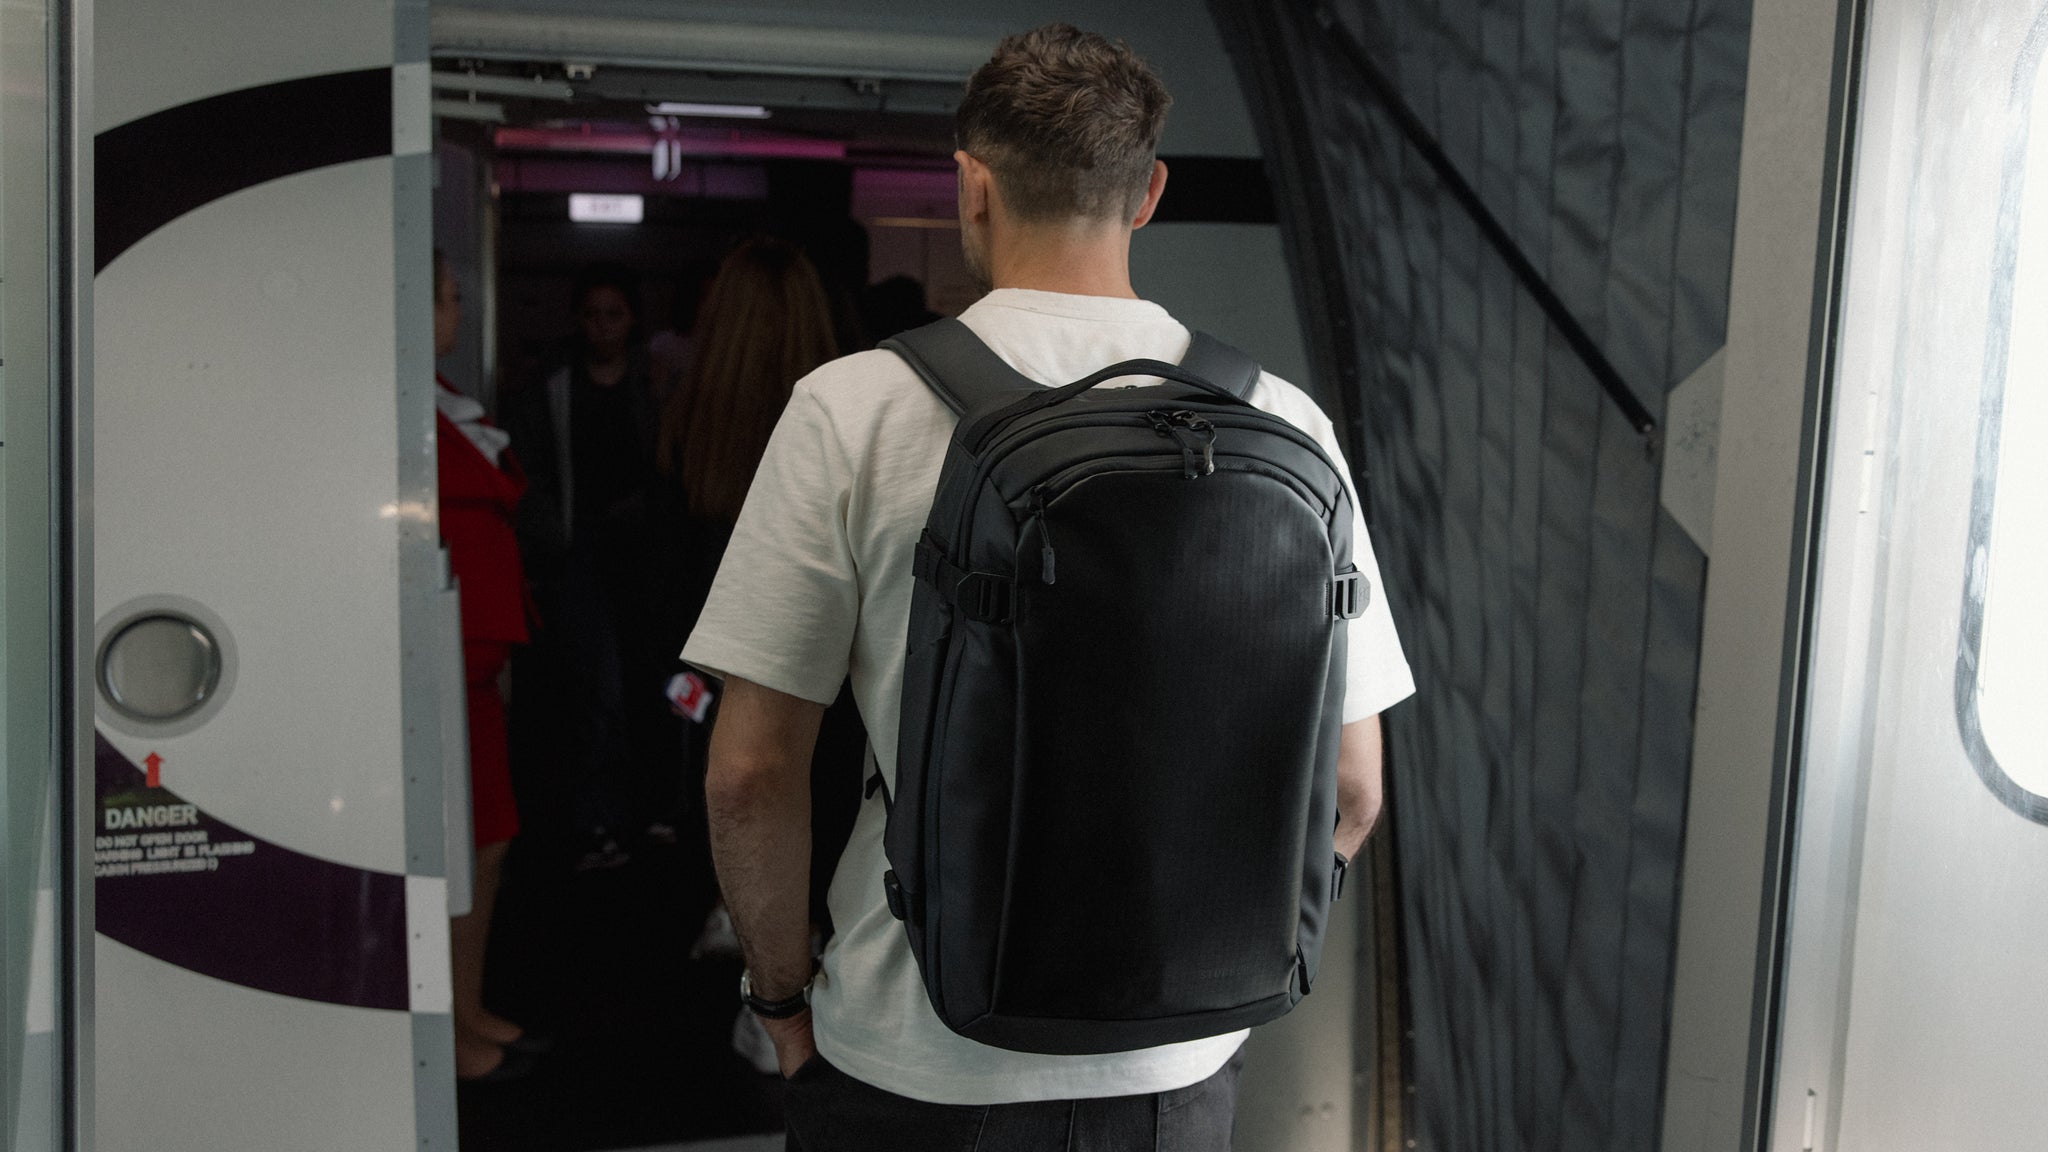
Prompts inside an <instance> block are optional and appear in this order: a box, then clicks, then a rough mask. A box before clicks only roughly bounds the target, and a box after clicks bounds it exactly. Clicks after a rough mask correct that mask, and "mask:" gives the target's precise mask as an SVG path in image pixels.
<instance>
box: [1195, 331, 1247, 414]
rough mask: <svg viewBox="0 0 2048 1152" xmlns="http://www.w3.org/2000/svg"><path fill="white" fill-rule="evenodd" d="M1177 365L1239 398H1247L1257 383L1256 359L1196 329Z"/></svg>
mask: <svg viewBox="0 0 2048 1152" xmlns="http://www.w3.org/2000/svg"><path fill="white" fill-rule="evenodd" d="M1180 366H1181V367H1183V368H1185V369H1187V370H1188V371H1190V372H1192V373H1194V374H1195V375H1197V376H1200V377H1201V378H1202V379H1204V380H1207V381H1208V382H1209V383H1211V384H1214V385H1216V386H1217V387H1219V388H1227V389H1229V390H1230V394H1231V395H1232V396H1235V397H1237V398H1238V399H1239V400H1247V401H1248V400H1250V399H1251V398H1252V389H1254V388H1256V387H1258V386H1259V364H1258V361H1256V360H1253V359H1252V358H1251V357H1249V356H1247V355H1245V354H1244V353H1242V352H1240V351H1238V350H1237V349H1235V348H1232V347H1231V346H1230V345H1228V344H1225V343H1224V342H1223V341H1221V340H1218V339H1216V338H1215V337H1214V336H1211V335H1209V334H1208V333H1207V332H1196V333H1195V334H1194V340H1193V341H1192V342H1190V343H1189V344H1188V354H1187V355H1185V356H1183V357H1181V358H1180Z"/></svg>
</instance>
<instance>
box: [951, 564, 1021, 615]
mask: <svg viewBox="0 0 2048 1152" xmlns="http://www.w3.org/2000/svg"><path fill="white" fill-rule="evenodd" d="M1010 595H1011V592H1010V581H1009V579H1008V578H1006V577H1003V576H998V575H996V574H995V573H993V572H969V573H968V574H967V575H965V576H962V577H961V578H960V583H958V584H956V585H954V587H953V604H954V606H955V607H957V608H959V609H960V611H961V612H963V613H965V614H966V616H967V618H968V619H970V620H979V621H981V622H982V623H983V624H1001V623H1002V622H1004V621H1005V620H1008V619H1009V618H1010Z"/></svg>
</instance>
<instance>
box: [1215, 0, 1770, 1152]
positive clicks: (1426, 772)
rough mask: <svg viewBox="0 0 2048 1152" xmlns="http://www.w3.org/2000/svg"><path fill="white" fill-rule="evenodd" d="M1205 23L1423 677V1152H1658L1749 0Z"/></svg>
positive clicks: (1529, 0) (1414, 1115)
mask: <svg viewBox="0 0 2048 1152" xmlns="http://www.w3.org/2000/svg"><path fill="white" fill-rule="evenodd" d="M1211 8H1212V11H1213V13H1214V15H1215V17H1216V19H1217V22H1218V25H1219V27H1220V30H1221V32H1222V34H1223V40H1224V43H1225V44H1226V45H1229V46H1230V47H1231V50H1232V52H1233V55H1234V59H1235V64H1236V66H1237V68H1238V71H1239V74H1240V78H1241V79H1242V81H1243V84H1244V88H1245V92H1246V96H1247V98H1248V101H1249V103H1250V104H1251V107H1252V109H1253V116H1254V119H1255V121H1256V122H1257V124H1258V127H1259V131H1260V135H1261V143H1262V145H1263V151H1264V154H1265V156H1266V158H1267V163H1268V168H1269V174H1270V176H1271V178H1272V180H1273V183H1274V185H1275V190H1276V192H1277V193H1278V200H1279V203H1280V207H1281V213H1282V225H1283V228H1284V230H1285V233H1286V238H1287V243H1288V247H1289V255H1290V261H1291V263H1292V265H1293V269H1294V274H1295V278H1296V287H1297V294H1298V296H1299V302H1300V304H1301V312H1302V315H1303V318H1304V324H1305V325H1306V326H1307V329H1308V332H1307V335H1308V337H1309V343H1310V347H1311V355H1312V357H1313V362H1314V364H1315V370H1316V371H1317V372H1318V373H1319V374H1321V375H1322V377H1323V381H1321V383H1326V384H1328V385H1331V387H1328V388H1326V389H1325V390H1324V391H1325V394H1329V395H1334V396H1335V397H1336V398H1337V399H1338V402H1339V403H1340V405H1341V406H1342V408H1343V411H1341V412H1333V413H1332V415H1333V416H1336V417H1337V418H1338V419H1339V422H1340V426H1342V427H1343V428H1344V429H1345V431H1346V434H1347V435H1348V438H1349V445H1348V447H1349V450H1350V451H1351V452H1352V453H1353V461H1354V464H1355V465H1357V466H1358V468H1359V470H1360V472H1361V473H1362V475H1363V485H1364V490H1365V503H1366V507H1367V511H1368V516H1369V518H1370V520H1371V523H1372V530H1373V533H1374V537H1375V540H1376V541H1377V543H1378V547H1379V553H1380V563H1381V566H1382V570H1383V573H1384V576H1385V579H1386V580H1387V582H1388V588H1387V594H1388V595H1389V596H1390V597H1391V599H1392V606H1393V609H1394V613H1395V616H1396V619H1397V620H1398V622H1399V624H1400V628H1401V634H1402V637H1403V639H1404V641H1405V643H1406V645H1407V648H1408V653H1409V658H1410V660H1411V661H1412V663H1413V665H1414V667H1415V671H1416V673H1417V679H1418V683H1419V685H1420V693H1419V695H1418V697H1417V698H1416V699H1415V700H1414V701H1412V702H1410V703H1408V704H1405V705H1402V706H1401V707H1400V708H1399V709H1397V710H1396V711H1395V713H1394V714H1393V715H1392V716H1391V717H1390V718H1389V737H1390V763H1391V765H1392V778H1391V780H1390V795H1391V798H1392V811H1393V818H1394V834H1395V836H1396V854H1397V859H1398V864H1399V867H1398V873H1399V877H1400V895H1399V898H1400V907H1401V929H1402V937H1403V951H1404V958H1405V968H1404V978H1405V981H1406V986H1405V993H1406V996H1407V1000H1408V1007H1409V1013H1410V1016H1411V1021H1410V1024H1411V1027H1412V1029H1413V1036H1412V1039H1411V1041H1410V1044H1409V1057H1410V1060H1409V1067H1408V1069H1407V1074H1408V1078H1409V1081H1410V1084H1411V1085H1412V1087H1413V1089H1414V1091H1413V1094H1412V1095H1410V1096H1409V1097H1408V1101H1409V1104H1408V1108H1409V1115H1410V1118H1411V1125H1412V1130H1411V1131H1410V1133H1409V1135H1410V1137H1411V1138H1412V1139H1413V1140H1414V1141H1415V1144H1414V1146H1415V1147H1417V1148H1419V1149H1424V1150H1426V1152H1427V1150H1435V1152H1489V1150H1495V1149H1502V1150H1506V1149H1514V1150H1521V1149H1529V1150H1545V1152H1547V1150H1552V1149H1557V1150H1569V1152H1590V1150H1595V1149H1613V1150H1616V1152H1624V1150H1625V1152H1641V1150H1643V1149H1650V1148H1654V1147H1656V1145H1657V1141H1658V1138H1657V1133H1658V1132H1659V1130H1660V1117H1659V1109H1660V1101H1661V1098H1662V1095H1663V1092H1662V1088H1663V1085H1662V1079H1663V1068H1664V1045H1665V1035H1666V1029H1667V1017H1668V1014H1669V1013H1668V1009H1669V997H1670V986H1671V970H1672V956H1673V951H1674V946H1675V933H1676V924H1677V917H1676V910H1677V899H1678V893H1679V863H1680V848H1681V844H1680V839H1681V831H1682V829H1683V827H1684V804H1685V797H1686V786H1687V776H1688V771H1689V760H1690V751H1691V745H1692V713H1693V694H1694V683H1695V674H1696V670H1697V665H1698V656H1699V639H1700V619H1701V607H1702V597H1703V592H1704V587H1705V576H1706V554H1705V551H1704V550H1703V549H1704V547H1705V546H1706V539H1705V538H1706V537H1707V536H1708V535H1709V534H1710V533H1709V531H1708V530H1707V528H1706V527H1705V526H1704V525H1703V524H1701V523H1700V522H1699V520H1698V518H1697V517H1696V516H1695V517H1693V518H1691V520H1690V521H1689V522H1688V525H1682V524H1681V521H1680V520H1679V519H1678V518H1676V517H1674V515H1673V514H1672V512H1670V511H1668V510H1667V507H1666V505H1667V504H1670V503H1671V497H1672V495H1673V493H1671V492H1667V491H1665V488H1666V487H1667V484H1668V481H1667V476H1668V475H1669V473H1668V471H1667V468H1666V461H1665V457H1666V455H1667V453H1670V452H1673V451H1679V452H1683V453H1685V454H1687V457H1688V458H1689V459H1690V460H1691V461H1692V462H1693V463H1694V465H1695V467H1694V469H1693V471H1694V473H1695V474H1696V473H1697V471H1698V468H1697V465H1698V463H1699V461H1700V460H1701V459H1705V460H1706V461H1707V462H1708V463H1707V464H1706V465H1705V467H1706V468H1707V474H1708V476H1709V478H1710V477H1711V453H1712V435H1713V428H1712V421H1713V418H1715V417H1716V416H1717V414H1718V403H1717V402H1715V403H1712V404H1708V405H1704V406H1702V410H1703V411H1704V412H1705V413H1706V419H1705V420H1704V421H1702V422H1698V423H1691V422H1689V423H1687V424H1686V425H1684V426H1683V427H1682V428H1681V429H1680V430H1679V431H1676V432H1674V431H1672V430H1671V429H1668V428H1666V427H1665V418H1666V415H1667V410H1668V409H1669V408H1670V405H1669V404H1668V402H1667V401H1668V398H1669V394H1670V393H1671V392H1672V390H1673V389H1674V388H1677V387H1678V386H1679V385H1680V384H1681V383H1682V382H1685V381H1687V380H1688V379H1692V378H1699V377H1703V376H1707V375H1711V373H1713V372H1714V371H1717V370H1718V369H1717V366H1718V359H1717V358H1715V356H1714V354H1715V352H1716V351H1717V349H1718V348H1719V347H1720V345H1721V344H1722V341H1723V335H1724V328H1725V322H1726V314H1727V298H1728V276H1729V257H1730V240H1731V234H1732V231H1733V225H1734V207H1735V181H1736V165H1737V159H1738V154H1739V143H1740V136H1741V119H1742V102H1743V86H1744V79H1745V71H1746V57H1747V46H1748V25H1749V4H1748V0H1647V2H1638V3H1624V2H1623V0H1512V2H1511V0H1338V2H1334V3H1330V4H1327V5H1322V6H1317V5H1310V4H1299V5H1297V4H1266V3H1259V2H1257V0H1212V3H1211ZM1714 391H1715V392H1718V387H1717V386H1716V387H1715V388H1714ZM1645 429H1647V432H1646V431H1645ZM1694 479H1695V484H1696V482H1697V476H1696V475H1695V478H1694ZM1709 490H1710V488H1709ZM1688 527H1690V530H1688Z"/></svg>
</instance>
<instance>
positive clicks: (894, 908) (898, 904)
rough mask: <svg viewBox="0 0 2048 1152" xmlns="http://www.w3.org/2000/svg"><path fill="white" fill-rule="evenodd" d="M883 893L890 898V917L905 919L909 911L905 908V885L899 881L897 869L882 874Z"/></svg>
mask: <svg viewBox="0 0 2048 1152" xmlns="http://www.w3.org/2000/svg"><path fill="white" fill-rule="evenodd" d="M882 891H883V892H884V893H885V894H886V895H887V896H888V898H889V915H891V916H894V917H895V918H897V919H898V920H901V919H903V918H904V914H905V913H906V912H907V911H908V909H906V908H905V907H904V902H903V885H902V884H901V883H900V882H899V881H897V879H896V870H895V869H893V868H892V869H890V870H889V871H887V872H884V873H882Z"/></svg>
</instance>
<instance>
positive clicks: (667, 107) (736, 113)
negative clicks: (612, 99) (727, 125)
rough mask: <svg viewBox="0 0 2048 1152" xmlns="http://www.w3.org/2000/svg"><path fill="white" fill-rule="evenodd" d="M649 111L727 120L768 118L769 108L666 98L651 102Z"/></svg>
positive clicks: (648, 107) (658, 114)
mask: <svg viewBox="0 0 2048 1152" xmlns="http://www.w3.org/2000/svg"><path fill="white" fill-rule="evenodd" d="M647 112H648V114H649V115H652V116H718V117H722V118H724V119H727V120H766V119H767V118H768V116H769V112H768V109H766V108H763V107H761V106H760V105H759V104H691V103H688V102H686V101H680V100H664V101H662V102H661V103H659V104H649V105H648V106H647Z"/></svg>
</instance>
